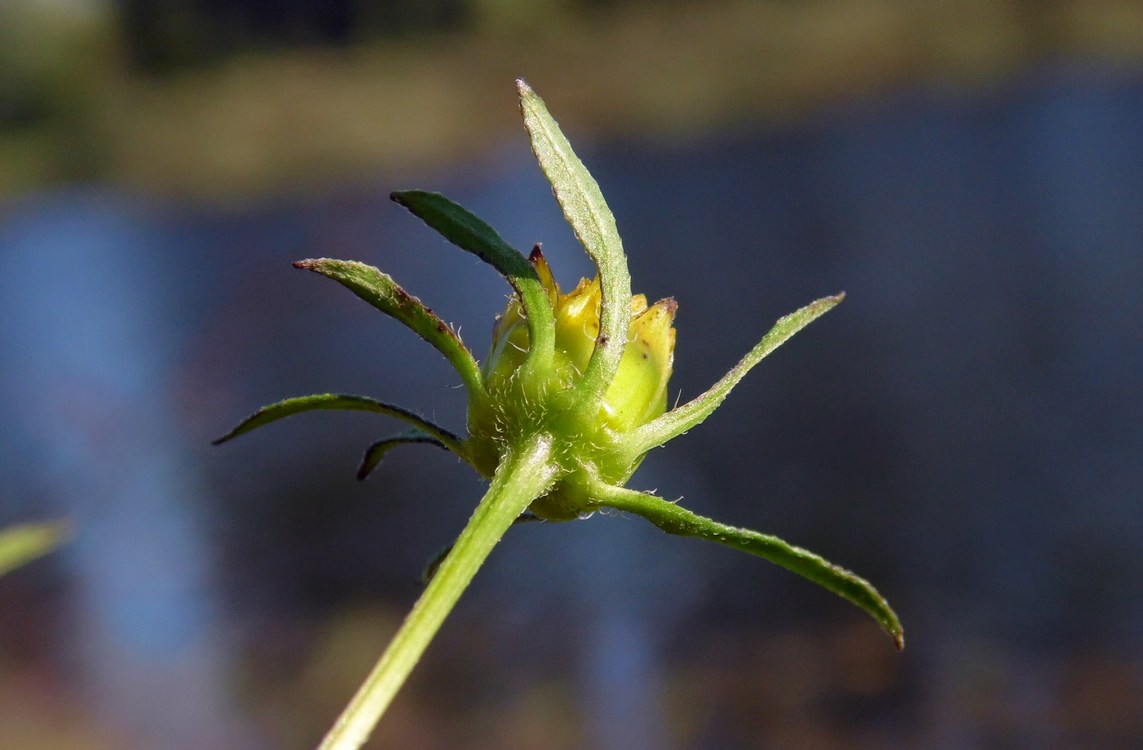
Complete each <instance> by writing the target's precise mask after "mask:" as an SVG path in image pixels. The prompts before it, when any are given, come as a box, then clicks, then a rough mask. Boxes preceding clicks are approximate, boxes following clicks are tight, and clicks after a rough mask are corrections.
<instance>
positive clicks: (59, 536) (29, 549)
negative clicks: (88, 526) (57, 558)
mask: <svg viewBox="0 0 1143 750" xmlns="http://www.w3.org/2000/svg"><path fill="white" fill-rule="evenodd" d="M70 534H71V523H70V522H68V521H52V522H48V523H26V524H20V525H18V526H11V527H9V528H7V529H3V530H0V575H4V574H5V573H7V572H9V571H11V570H14V569H15V568H18V567H20V566H21V565H24V564H26V563H29V562H31V561H32V560H35V559H36V558H37V557H42V556H44V555H46V554H47V553H49V552H51V551H52V550H53V549H55V548H56V547H58V546H59V545H60V544H62V543H63V542H64V540H65V539H67V537H68V536H69V535H70Z"/></svg>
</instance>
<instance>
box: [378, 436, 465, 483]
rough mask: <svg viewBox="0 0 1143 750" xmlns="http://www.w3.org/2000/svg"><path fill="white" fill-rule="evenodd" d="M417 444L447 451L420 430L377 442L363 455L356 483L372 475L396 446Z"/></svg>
mask: <svg viewBox="0 0 1143 750" xmlns="http://www.w3.org/2000/svg"><path fill="white" fill-rule="evenodd" d="M417 443H427V444H428V445H435V446H437V447H438V448H444V449H445V450H448V448H447V446H445V444H444V443H442V442H441V441H440V440H438V439H436V438H435V437H433V436H432V435H426V434H425V433H423V432H421V431H420V430H409V431H408V432H403V433H401V434H400V435H394V436H393V437H388V438H384V439H382V440H378V441H377V442H375V443H373V444H372V445H370V446H369V447H368V448H366V449H365V454H364V455H363V456H362V457H361V464H360V465H359V466H358V467H357V479H358V481H361V480H364V479H366V478H367V477H368V476H369V475H370V474H372V473H373V470H374V469H376V468H377V466H378V465H379V464H380V463H381V461H382V459H384V458H385V456H386V455H387V454H388V453H389V451H391V450H393V449H394V448H396V447H397V446H398V445H414V444H417Z"/></svg>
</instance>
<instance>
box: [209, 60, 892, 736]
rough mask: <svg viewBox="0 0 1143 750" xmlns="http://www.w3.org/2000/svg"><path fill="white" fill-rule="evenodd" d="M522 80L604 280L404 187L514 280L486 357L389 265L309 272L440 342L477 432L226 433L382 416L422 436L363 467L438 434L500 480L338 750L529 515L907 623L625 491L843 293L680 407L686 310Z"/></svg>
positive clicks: (352, 405) (548, 161) (572, 217)
mask: <svg viewBox="0 0 1143 750" xmlns="http://www.w3.org/2000/svg"><path fill="white" fill-rule="evenodd" d="M517 88H518V92H519V96H520V105H521V110H522V112H523V116H524V124H525V127H526V128H527V130H528V133H529V135H530V137H531V142H532V150H533V152H534V153H535V156H536V159H537V161H538V162H539V164H540V167H541V169H542V170H543V172H544V174H545V176H546V177H547V179H548V181H549V182H550V183H551V185H552V189H553V193H554V194H555V197H556V200H557V201H558V202H559V204H560V207H561V208H562V209H563V212H564V216H565V217H566V218H567V220H568V222H569V223H570V224H571V226H572V229H573V230H574V231H575V234H576V237H577V238H578V239H579V241H580V243H581V244H582V245H583V247H584V249H585V250H586V251H587V253H588V255H589V256H590V257H591V259H592V261H593V262H594V263H595V266H596V269H597V271H598V275H597V276H596V278H595V279H593V280H592V281H590V282H589V281H587V280H582V281H580V283H579V285H578V286H576V287H575V289H574V290H572V291H571V292H570V293H563V292H561V291H560V289H559V286H558V285H557V284H556V282H555V279H554V277H553V276H552V272H551V270H550V269H549V268H548V265H547V262H546V261H545V260H544V257H543V255H542V253H541V252H540V248H539V246H538V245H537V246H536V248H535V249H534V250H533V251H532V253H531V255H530V256H529V257H527V258H526V257H524V255H522V254H521V253H520V252H518V251H517V250H515V249H514V248H512V247H511V246H509V245H508V244H507V243H506V242H505V241H504V240H503V239H501V237H500V236H499V235H498V234H497V233H496V231H495V230H494V229H492V228H491V227H490V226H488V225H487V224H486V223H484V222H483V221H482V220H481V219H479V218H477V217H476V216H474V215H473V214H471V213H470V212H469V211H468V210H466V209H464V208H462V207H461V206H458V205H457V204H455V203H453V202H452V201H450V200H448V199H447V198H445V197H443V196H441V195H438V194H435V193H428V192H423V191H407V192H398V193H393V195H392V198H393V199H394V200H395V201H396V202H397V203H399V204H401V205H402V206H404V207H405V208H407V209H408V210H409V211H411V212H412V213H413V214H414V215H416V216H417V217H419V218H420V219H421V220H423V221H424V222H425V223H426V224H428V225H429V226H430V227H432V228H433V229H435V230H437V231H438V232H440V233H441V234H442V235H444V237H446V238H447V239H448V240H450V241H451V242H453V243H454V244H456V245H457V246H459V247H460V248H461V249H463V250H466V251H468V252H470V253H473V254H475V255H476V256H478V257H480V258H481V259H482V260H484V261H486V262H488V263H489V264H491V265H492V266H493V267H495V268H496V269H497V270H498V271H499V272H500V273H501V274H502V275H503V276H504V277H505V278H506V279H507V281H508V282H509V284H510V285H511V286H512V289H513V295H512V297H511V299H510V301H509V303H508V306H507V309H506V310H505V311H504V313H503V314H502V315H501V316H499V318H498V319H497V322H496V325H495V327H494V329H493V343H492V350H491V352H490V354H489V356H488V358H487V359H486V360H485V361H484V363H483V365H480V364H478V363H477V362H476V360H475V358H474V357H473V356H472V354H471V352H469V350H468V349H467V348H466V347H465V346H464V344H463V343H461V340H460V337H459V336H458V335H457V333H456V332H455V331H454V330H453V328H452V327H451V326H450V325H448V324H447V323H445V322H444V321H443V320H441V319H440V318H439V317H437V316H436V315H435V314H434V313H433V312H432V311H431V310H429V309H428V308H427V307H425V306H424V305H423V304H422V303H421V302H420V300H418V299H417V298H416V297H413V296H411V295H410V294H409V293H408V292H406V291H405V290H403V289H402V288H401V287H400V286H398V285H397V284H396V282H394V281H393V280H392V279H391V278H390V277H389V276H387V275H385V274H384V273H382V272H381V271H379V270H377V269H376V268H373V267H372V266H367V265H364V264H362V263H356V262H352V261H343V260H332V259H328V258H322V259H316V260H304V261H299V262H298V263H296V264H295V265H296V266H297V267H299V268H304V269H307V270H310V271H314V272H315V273H319V274H321V275H323V276H326V277H328V278H331V279H333V280H335V281H337V282H339V283H340V284H342V285H344V286H346V287H347V288H349V289H350V290H351V291H352V292H353V293H354V294H356V295H357V296H358V297H360V298H362V299H363V300H365V301H366V302H368V303H369V304H371V305H373V306H374V307H376V308H377V309H378V310H380V311H381V312H383V313H385V314H386V315H389V316H391V317H394V318H396V319H397V320H399V321H401V322H402V323H404V324H405V325H407V326H408V327H409V328H411V329H413V330H414V331H415V332H416V333H417V334H419V335H420V336H421V337H422V338H424V339H425V340H426V341H428V342H429V343H430V344H432V345H433V346H434V347H436V349H437V350H438V351H440V352H441V353H442V354H443V355H444V356H445V358H446V359H447V360H448V361H449V362H450V363H451V364H452V365H453V367H454V368H455V369H456V371H457V373H458V374H459V376H460V378H461V381H462V382H463V384H464V386H465V389H466V391H467V394H468V420H467V426H468V435H467V436H458V435H454V434H453V433H451V432H449V431H448V430H445V429H443V428H441V427H439V426H437V425H435V424H433V423H431V422H429V421H427V420H425V419H423V418H421V417H419V416H417V415H416V414H414V413H412V412H410V411H408V410H407V409H402V408H400V407H397V406H393V405H391V404H387V403H384V402H381V401H375V400H373V399H370V398H366V397H362V396H347V395H339V394H320V395H314V396H305V397H301V398H294V399H288V400H286V401H281V402H279V403H276V404H272V405H270V406H266V407H263V408H262V409H261V410H259V411H258V412H257V413H255V414H254V415H252V416H250V417H249V418H247V419H246V420H244V421H243V422H242V423H240V424H239V425H238V426H237V427H235V428H234V430H232V431H231V432H230V433H228V434H227V435H224V436H223V437H221V438H219V439H218V440H217V441H215V442H216V443H217V442H223V441H225V440H228V439H230V438H232V437H235V436H237V435H240V434H243V433H245V432H248V431H250V430H252V429H254V428H256V427H260V426H261V425H263V424H266V423H269V422H272V421H275V420H277V419H280V418H282V417H286V416H290V415H292V414H296V413H298V412H302V411H309V410H313V409H353V410H363V411H373V412H376V413H379V414H384V415H387V416H390V417H393V418H396V419H398V420H401V421H403V422H405V423H406V424H407V425H408V426H409V427H410V429H409V430H407V431H405V432H402V433H399V434H397V435H394V436H392V437H389V438H386V439H384V440H381V441H379V442H377V443H375V444H373V445H372V446H370V447H369V449H368V450H367V451H366V453H365V457H364V459H363V460H362V463H361V468H360V470H359V472H358V475H359V477H362V478H363V477H364V476H366V475H367V474H368V473H369V472H370V471H371V470H372V469H373V468H374V467H375V466H376V465H377V463H378V462H379V461H380V460H381V457H382V456H383V455H384V454H385V453H386V452H388V451H389V450H390V449H392V448H393V447H396V446H397V445H402V444H406V443H430V444H433V445H436V446H438V447H442V448H445V449H447V450H449V451H452V452H453V453H455V454H456V455H457V456H459V457H460V458H461V459H463V460H464V461H466V462H467V463H468V464H470V465H471V466H472V467H473V468H474V469H476V470H477V471H478V472H479V473H480V474H481V475H483V476H484V477H486V478H488V479H490V480H491V485H490V487H489V490H488V494H486V495H485V498H484V499H483V500H482V501H481V503H480V505H478V506H477V509H476V512H475V513H474V515H473V517H472V520H470V521H469V524H468V525H467V526H466V527H465V530H464V532H463V533H462V534H461V536H460V537H459V538H458V540H457V543H456V545H455V547H454V548H453V549H452V552H451V553H449V554H448V555H446V556H445V557H443V558H442V561H441V564H440V567H439V569H438V570H437V573H436V575H435V577H434V578H433V580H432V581H431V582H430V584H429V586H428V588H426V590H425V593H424V594H423V596H422V599H421V601H420V602H418V604H417V606H416V607H415V608H414V610H413V612H412V613H410V616H409V618H408V619H407V620H406V622H405V624H404V625H403V626H402V629H401V631H400V632H399V633H398V634H397V636H396V637H395V638H394V641H393V643H392V644H391V645H390V648H389V650H388V651H386V654H385V655H384V656H383V657H382V660H381V662H380V663H379V664H378V666H377V668H376V669H375V671H374V673H373V674H372V675H371V676H370V678H369V680H368V681H367V683H366V685H365V687H363V688H362V691H361V693H359V694H358V697H357V698H355V700H354V703H352V704H351V705H350V708H349V709H347V711H346V714H345V715H343V717H342V720H341V721H339V723H338V725H337V726H336V727H335V728H334V730H333V731H332V732H331V734H330V735H329V737H327V742H326V744H325V745H323V747H331V748H332V747H356V746H357V745H356V744H354V743H358V742H359V741H363V738H364V737H365V736H367V735H368V730H369V728H370V727H371V726H372V723H368V722H367V721H366V720H365V719H364V718H362V717H363V716H364V715H365V714H368V715H369V716H371V717H372V721H375V720H376V718H377V717H378V716H379V715H380V712H381V711H383V710H384V707H385V706H386V705H388V700H389V699H390V698H391V697H392V694H393V693H395V692H396V688H397V687H399V685H400V684H401V682H402V681H403V679H404V675H406V674H407V673H408V671H409V670H410V669H412V665H413V664H414V663H415V662H416V659H417V658H418V657H419V654H420V652H421V650H423V649H424V647H425V646H426V645H427V643H428V641H429V640H430V639H431V637H432V634H433V633H434V632H435V630H436V628H437V627H439V625H440V623H441V621H443V619H444V616H445V614H446V613H447V612H448V610H449V609H450V608H451V606H452V603H453V602H455V600H456V598H457V597H458V596H459V593H460V591H461V590H463V588H464V586H466V585H467V583H468V581H469V580H470V579H471V577H472V575H473V574H474V573H475V571H476V569H477V568H478V567H479V565H480V563H481V561H482V560H483V559H484V556H486V555H487V554H488V551H489V550H490V549H491V547H492V546H493V545H494V544H495V543H496V541H497V540H498V539H499V538H500V535H502V534H503V533H504V531H505V530H506V529H507V528H508V526H510V525H511V524H512V522H513V521H514V520H518V519H519V518H521V517H523V516H527V517H529V518H533V517H537V516H538V517H539V518H541V519H544V520H550V521H560V520H570V519H574V518H577V517H579V516H581V515H584V514H589V513H591V512H593V511H595V510H598V509H601V508H613V509H617V510H621V511H626V512H630V513H634V514H637V515H640V516H642V517H644V518H646V519H647V520H648V521H650V522H651V523H653V524H655V525H656V526H658V527H659V528H661V529H663V530H664V531H667V532H669V533H672V534H679V535H683V536H696V537H701V538H705V539H710V540H712V541H716V542H718V543H720V544H724V545H727V546H729V547H733V548H736V549H740V550H742V551H745V552H749V553H751V554H754V555H757V556H759V557H763V558H766V559H767V560H770V561H772V562H775V563H777V564H779V565H781V566H783V567H785V568H788V569H789V570H792V571H794V572H796V573H798V574H800V575H802V576H804V577H806V578H808V579H809V580H811V581H814V582H815V583H818V584H820V585H822V586H824V587H825V588H827V589H829V590H831V591H833V592H835V593H837V594H839V595H841V596H843V597H845V598H846V599H848V600H849V601H851V602H853V603H854V604H856V605H858V606H859V607H861V608H862V609H864V610H865V611H866V612H868V613H869V614H870V615H872V616H873V617H874V618H875V619H876V620H877V621H878V622H879V623H880V624H881V626H882V627H883V628H884V629H885V630H886V631H887V632H888V633H889V634H890V635H891V636H892V637H893V638H894V641H895V642H896V644H897V646H898V647H899V648H900V647H903V645H904V635H903V632H902V629H901V625H900V622H899V621H898V619H897V616H896V615H895V614H894V613H893V610H892V609H891V608H890V607H889V605H888V604H887V603H886V602H885V600H884V599H883V598H882V597H881V596H880V595H879V594H878V593H877V591H876V590H875V589H874V588H873V587H872V586H871V585H870V584H869V583H868V582H867V581H865V580H864V579H862V578H860V577H858V576H856V575H854V574H853V573H851V572H849V571H847V570H845V569H844V568H840V567H838V566H836V565H833V564H831V563H828V562H826V561H825V560H823V559H822V558H821V557H818V556H817V555H815V554H813V553H811V552H807V551H806V550H803V549H800V548H798V547H794V546H791V545H789V544H787V543H785V542H783V541H782V540H781V539H778V538H776V537H772V536H768V535H765V534H760V533H758V532H755V531H750V530H747V529H740V528H736V527H733V526H727V525H725V524H721V523H717V522H715V521H712V520H710V519H707V518H703V517H702V516H698V515H696V514H694V513H691V512H690V511H688V510H686V509H684V508H682V507H680V506H679V505H677V504H675V503H672V502H668V501H667V500H664V499H662V498H659V497H656V496H655V495H653V494H651V493H647V492H640V491H637V490H631V489H627V488H626V487H625V486H624V485H625V484H626V482H627V480H628V479H629V478H630V477H631V474H632V473H633V472H634V471H635V469H636V468H637V467H638V465H639V462H640V461H641V460H642V458H643V456H644V455H645V454H646V453H647V451H649V450H650V449H652V448H655V447H657V446H660V445H662V444H664V443H666V442H667V441H669V440H670V439H672V438H674V437H676V436H678V435H680V434H682V433H683V432H685V431H686V430H688V429H690V428H692V427H694V426H695V425H697V424H699V423H700V422H702V421H703V420H704V419H706V417H707V416H708V415H709V414H710V413H711V412H713V411H714V409H716V408H717V407H718V406H719V404H721V403H722V401H723V399H725V398H726V396H727V394H728V393H729V392H730V390H731V389H732V388H733V387H734V386H735V385H736V384H737V383H738V381H739V380H741V379H742V378H743V376H745V374H746V373H747V372H748V371H749V370H750V369H751V368H752V367H753V366H754V365H756V364H757V363H758V362H759V361H760V360H761V359H762V358H763V357H765V356H766V355H768V354H769V353H770V352H772V351H773V350H774V349H775V348H777V347H778V346H780V345H781V344H782V343H783V342H785V341H786V340H787V339H789V338H790V337H791V336H793V335H794V334H795V333H797V332H798V331H800V330H801V329H802V328H804V327H805V326H807V325H808V324H809V323H811V322H812V321H814V320H815V319H817V318H818V317H819V316H821V315H822V314H824V313H825V312H827V311H828V310H830V309H831V308H833V307H834V306H835V305H837V304H838V303H839V302H840V301H841V300H842V297H843V295H841V294H839V295H836V296H832V297H824V298H822V299H819V300H817V301H816V302H812V303H810V304H809V305H807V306H805V307H803V308H802V309H800V310H797V311H796V312H794V313H791V314H790V315H787V316H785V317H783V318H781V319H780V320H778V322H777V323H776V324H775V325H774V326H773V328H772V329H771V330H770V332H769V333H767V334H766V335H765V336H764V337H763V338H762V340H761V341H760V342H759V343H758V344H757V345H756V346H755V347H754V348H753V349H752V350H751V351H750V352H748V353H747V355H746V356H745V357H744V358H743V359H742V360H741V361H740V362H739V363H738V364H737V365H735V366H734V367H733V368H732V369H731V370H730V371H729V372H728V373H727V374H726V375H725V376H724V377H723V378H722V379H721V380H719V381H718V382H717V383H715V384H714V385H713V386H712V387H711V388H710V389H709V390H707V391H706V392H705V393H703V394H702V395H700V396H698V397H697V398H695V399H694V400H692V401H690V402H688V403H686V404H684V405H682V406H679V407H677V408H674V409H671V410H670V411H667V409H666V404H667V381H668V379H669V378H670V375H671V367H672V358H673V355H674V346H675V330H674V328H673V327H672V322H673V320H674V315H675V310H676V305H675V302H674V300H673V299H665V300H660V301H659V302H656V303H655V304H653V305H648V304H647V299H646V297H644V296H643V295H635V296H632V294H631V282H630V277H629V275H628V271H627V260H626V256H625V255H624V252H623V246H622V242H621V241H620V239H619V234H618V232H617V230H616V228H615V219H614V218H613V217H612V215H611V212H610V210H608V208H607V204H606V203H605V202H604V200H603V196H602V194H601V193H600V191H599V187H598V185H596V183H595V180H594V179H592V177H591V175H590V174H588V172H587V170H586V168H584V166H583V164H582V163H581V162H580V160H579V159H578V158H577V157H576V155H575V153H574V152H573V151H572V149H571V146H570V145H569V144H568V142H567V140H566V139H565V138H564V135H563V133H562V132H560V129H559V126H558V125H557V124H556V122H555V120H553V119H552V117H551V115H549V114H548V111H547V109H546V108H545V106H544V103H543V102H542V101H541V100H540V98H539V97H538V96H536V94H535V93H534V92H533V91H532V90H531V89H530V88H529V87H528V85H527V84H525V83H524V82H523V81H518V82H517ZM528 511H530V513H526V512H528ZM379 695H384V696H385V697H384V698H383V699H382V698H380V697H379Z"/></svg>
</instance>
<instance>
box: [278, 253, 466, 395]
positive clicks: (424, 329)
mask: <svg viewBox="0 0 1143 750" xmlns="http://www.w3.org/2000/svg"><path fill="white" fill-rule="evenodd" d="M294 267H295V268H301V269H305V270H307V271H313V272H314V273H318V274H321V275H322V276H325V277H326V278H329V279H333V280H334V281H336V282H338V283H339V284H341V285H342V286H344V287H346V288H347V289H349V290H350V291H351V292H353V293H354V294H356V295H357V296H358V297H360V298H361V299H363V300H365V301H366V302H368V303H369V304H370V305H372V306H373V307H375V308H377V309H378V310H380V311H381V312H383V313H385V314H386V315H389V316H391V317H393V318H395V319H396V320H399V321H400V322H402V323H404V324H405V325H406V326H408V327H409V328H411V329H412V330H413V331H414V332H415V333H416V334H417V335H418V336H420V337H421V338H423V339H424V340H425V341H427V342H429V343H430V344H432V345H433V347H434V348H436V350H437V351H439V352H440V353H441V354H443V355H444V356H445V359H447V360H448V361H449V363H450V364H451V365H452V366H453V368H455V369H456V371H457V373H458V374H459V375H460V377H461V380H462V381H463V382H464V386H465V388H467V389H468V392H469V393H470V394H472V395H474V396H479V395H480V394H482V393H483V392H484V385H483V382H482V380H481V378H480V367H479V365H477V364H476V360H474V359H473V358H472V353H471V352H469V350H468V348H467V347H465V345H464V344H463V343H462V342H461V340H460V336H458V335H457V333H456V331H454V330H453V328H452V326H450V325H449V324H447V323H445V322H444V321H443V320H442V319H441V318H440V317H439V316H437V315H436V313H434V312H433V311H432V310H430V309H429V308H428V307H426V306H425V304H424V303H423V302H421V301H420V300H419V299H417V298H416V297H414V296H412V295H411V294H409V293H408V292H406V291H405V290H404V289H402V288H401V286H400V285H399V284H397V282H395V281H393V279H392V277H390V276H389V275H388V274H386V273H382V272H381V271H380V270H379V269H377V268H374V267H373V266H370V265H366V264H365V263H358V262H357V261H351V260H335V259H333V258H310V259H307V260H299V261H297V262H295V263H294Z"/></svg>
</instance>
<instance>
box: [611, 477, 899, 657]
mask: <svg viewBox="0 0 1143 750" xmlns="http://www.w3.org/2000/svg"><path fill="white" fill-rule="evenodd" d="M593 497H594V498H595V500H596V501H597V502H598V503H599V504H600V505H602V506H606V507H609V508H614V509H616V510H621V511H626V512H629V513H634V514H636V515H639V516H642V517H643V518H645V519H647V520H648V521H650V522H651V523H653V524H654V525H655V526H658V527H659V528H660V529H662V530H663V531H665V532H667V533H668V534H677V535H679V536H691V537H699V538H701V539H708V540H710V541H713V542H718V543H719V544H723V545H726V546H727V547H732V548H734V549H737V550H741V551H743V552H747V553H749V554H751V555H756V556H758V557H761V558H763V559H766V560H769V561H770V562H772V563H775V564H777V565H781V566H782V567H783V568H786V569H787V570H790V571H792V572H794V573H797V574H798V575H800V576H802V577H804V578H807V579H809V580H810V581H813V582H814V583H816V584H818V585H819V586H822V587H824V588H826V589H828V590H830V591H832V592H834V593H835V594H837V595H838V596H841V597H843V598H844V599H847V600H849V601H850V602H852V603H853V604H856V605H857V606H858V607H860V608H861V609H863V610H865V611H866V612H867V613H869V614H870V615H871V616H872V617H873V619H875V620H877V622H878V623H879V624H880V625H881V627H882V628H884V629H885V632H887V633H888V634H889V635H890V636H892V638H893V642H894V643H895V644H896V646H897V648H898V649H899V650H900V649H903V648H904V647H905V631H904V630H903V629H902V628H901V622H900V620H898V618H897V614H896V613H895V612H894V611H893V609H892V608H891V607H890V606H889V603H888V602H887V601H885V598H884V597H882V596H881V594H880V593H878V591H877V589H875V588H874V587H873V585H872V584H871V583H869V582H868V581H866V580H865V579H864V578H861V577H860V576H858V575H856V574H855V573H853V572H851V571H849V570H846V569H845V568H842V567H840V566H838V565H834V564H833V563H830V562H828V561H826V560H825V559H824V558H822V557H820V556H818V555H816V554H814V553H813V552H810V551H808V550H805V549H802V548H801V547H795V546H793V545H791V544H788V543H786V542H784V541H783V540H781V539H779V538H778V537H776V536H770V535H769V534H762V533H760V532H757V531H752V530H750V529H742V528H738V527H736V526H729V525H727V524H724V523H719V522H718V521H714V520H711V519H709V518H706V517H704V516H700V515H698V514H696V513H692V512H691V511H689V510H687V509H686V508H683V507H681V506H679V505H677V504H675V503H671V502H668V501H666V500H664V499H662V498H661V497H656V496H655V495H651V494H648V493H645V492H638V491H636V490H631V489H627V488H626V487H615V486H610V485H601V486H597V487H595V488H594V492H593Z"/></svg>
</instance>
